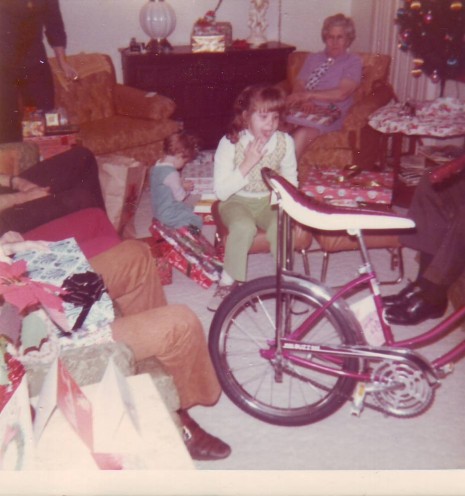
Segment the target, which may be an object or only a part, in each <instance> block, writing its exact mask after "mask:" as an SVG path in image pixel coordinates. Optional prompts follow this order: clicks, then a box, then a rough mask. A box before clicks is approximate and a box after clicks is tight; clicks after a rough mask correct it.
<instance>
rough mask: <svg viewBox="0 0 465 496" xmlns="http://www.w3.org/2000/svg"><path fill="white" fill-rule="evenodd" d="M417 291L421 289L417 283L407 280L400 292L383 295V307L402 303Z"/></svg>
mask: <svg viewBox="0 0 465 496" xmlns="http://www.w3.org/2000/svg"><path fill="white" fill-rule="evenodd" d="M418 291H421V288H420V287H419V286H418V285H417V283H416V282H415V281H414V282H409V283H408V284H407V286H405V288H404V289H403V290H402V291H401V292H400V293H397V294H394V295H389V296H383V298H382V299H383V306H384V308H389V307H392V306H397V305H402V304H404V303H405V302H406V301H407V300H408V299H409V298H410V297H411V296H413V295H414V294H415V293H417V292H418Z"/></svg>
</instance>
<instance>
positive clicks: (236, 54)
mask: <svg viewBox="0 0 465 496" xmlns="http://www.w3.org/2000/svg"><path fill="white" fill-rule="evenodd" d="M293 50H295V47H293V46H290V45H285V44H282V43H276V42H270V43H267V44H266V45H265V46H263V47H261V48H254V49H230V50H227V51H225V52H214V53H193V52H192V50H191V47H190V46H178V47H174V49H173V51H172V52H170V53H168V54H156V53H150V52H145V53H137V52H136V53H134V52H130V51H129V50H128V49H121V50H120V52H121V60H122V67H123V77H124V84H126V85H129V86H133V87H135V88H139V89H142V90H145V91H156V92H157V93H160V94H161V95H165V96H168V97H170V98H171V99H173V100H174V102H175V103H176V106H177V110H176V114H175V118H177V119H180V120H182V121H183V122H184V128H185V130H186V131H189V132H192V133H195V134H196V135H197V136H199V137H200V138H201V140H202V146H203V148H216V146H217V144H218V141H219V140H220V138H221V137H222V136H223V135H224V134H225V131H226V128H227V125H228V123H229V121H230V118H231V111H232V105H233V102H234V100H235V98H236V97H237V96H238V94H239V93H240V92H241V91H242V90H243V89H244V88H245V87H246V86H248V85H250V84H256V83H270V84H275V83H278V82H280V81H283V80H284V79H286V67H287V57H288V55H289V54H290V53H291V52H292V51H293Z"/></svg>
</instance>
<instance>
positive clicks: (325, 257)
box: [320, 251, 329, 282]
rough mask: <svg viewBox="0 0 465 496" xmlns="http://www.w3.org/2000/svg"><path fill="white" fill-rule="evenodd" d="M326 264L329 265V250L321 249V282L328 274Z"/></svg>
mask: <svg viewBox="0 0 465 496" xmlns="http://www.w3.org/2000/svg"><path fill="white" fill-rule="evenodd" d="M328 265H329V252H327V251H323V263H322V265H321V276H320V281H321V282H326V275H327V274H328Z"/></svg>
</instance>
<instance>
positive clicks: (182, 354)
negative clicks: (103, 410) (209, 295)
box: [112, 305, 221, 409]
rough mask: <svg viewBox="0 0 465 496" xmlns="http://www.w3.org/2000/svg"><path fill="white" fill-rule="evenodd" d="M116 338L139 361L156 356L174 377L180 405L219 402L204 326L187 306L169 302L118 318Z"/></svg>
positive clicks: (216, 381) (218, 387)
mask: <svg viewBox="0 0 465 496" xmlns="http://www.w3.org/2000/svg"><path fill="white" fill-rule="evenodd" d="M112 330H113V338H114V339H115V340H116V341H122V342H124V343H126V344H127V345H128V346H129V347H130V348H131V349H132V350H133V352H134V355H135V357H136V360H143V359H144V358H148V357H151V356H155V357H156V358H157V359H158V360H160V362H161V363H162V365H163V367H164V368H165V370H166V371H167V372H168V373H169V374H170V375H171V376H172V377H173V380H174V383H175V384H176V388H177V390H178V394H179V398H180V402H181V408H183V409H187V408H190V407H192V406H194V405H205V406H207V405H212V404H214V403H216V401H217V400H218V398H219V396H220V394H221V387H220V385H219V383H218V379H217V377H216V374H215V371H214V369H213V365H212V363H211V360H210V356H209V353H208V348H207V343H206V340H205V335H204V333H203V330H202V325H201V323H200V321H199V320H198V318H197V317H196V315H195V314H194V313H193V312H192V311H191V310H190V309H189V308H188V307H187V306H185V305H168V306H163V307H160V308H155V309H152V310H146V311H145V312H141V313H138V314H135V315H129V316H126V317H121V318H118V319H116V320H115V321H114V322H113V324H112Z"/></svg>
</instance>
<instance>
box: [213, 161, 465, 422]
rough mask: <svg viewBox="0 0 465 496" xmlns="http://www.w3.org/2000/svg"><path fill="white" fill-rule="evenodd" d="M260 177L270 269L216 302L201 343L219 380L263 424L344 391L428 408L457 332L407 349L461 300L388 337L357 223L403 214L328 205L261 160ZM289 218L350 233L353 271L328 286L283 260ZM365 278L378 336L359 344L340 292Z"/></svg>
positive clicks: (314, 414)
mask: <svg viewBox="0 0 465 496" xmlns="http://www.w3.org/2000/svg"><path fill="white" fill-rule="evenodd" d="M263 177H264V179H265V181H266V183H267V184H268V186H269V187H270V189H271V190H272V192H273V193H274V195H275V197H276V200H277V203H278V233H279V234H278V236H279V243H278V245H279V246H278V257H277V258H278V263H277V270H276V275H273V276H268V277H262V278H258V279H255V280H252V281H250V282H247V283H245V284H243V285H242V286H240V287H238V288H237V289H236V290H235V291H233V292H232V293H231V294H230V295H229V296H228V297H227V298H225V300H224V301H223V302H222V304H221V305H220V307H219V308H218V310H217V312H216V314H215V316H214V318H213V320H212V324H211V327H210V333H209V350H210V354H211V357H212V361H213V364H214V366H215V369H216V372H217V374H218V377H219V380H220V382H221V384H222V386H223V390H224V391H225V393H226V394H227V395H228V397H229V398H230V399H231V400H232V401H233V402H234V403H235V404H236V405H237V406H238V407H239V408H241V409H242V410H244V411H245V412H247V413H248V414H250V415H252V416H254V417H256V418H258V419H260V420H263V421H265V422H269V423H271V424H277V425H285V426H296V425H305V424H310V423H313V422H317V421H319V420H322V419H324V418H326V417H328V416H329V415H331V414H332V413H334V412H335V411H336V410H338V409H339V408H340V407H341V406H342V405H343V404H344V403H345V402H346V401H349V400H352V401H354V408H355V412H356V413H357V412H359V411H360V410H361V408H362V407H363V405H367V406H369V407H372V408H376V409H378V410H380V411H382V412H384V413H386V414H389V415H393V416H396V417H413V416H416V415H420V414H421V413H423V412H424V411H425V410H427V409H428V408H429V406H430V405H431V404H432V402H433V400H434V394H435V389H436V387H437V386H438V385H439V384H440V380H441V379H442V378H443V377H445V375H446V374H447V373H449V372H451V371H452V368H453V367H452V364H453V362H455V361H458V360H459V359H460V358H461V357H462V356H463V355H464V354H465V340H464V341H462V342H460V343H459V344H458V345H457V346H455V347H454V348H453V349H451V350H450V351H448V352H447V353H445V354H444V355H442V356H439V357H437V358H435V359H434V360H432V361H429V360H428V359H426V358H425V357H424V356H422V355H421V354H419V353H418V352H416V351H415V349H416V348H419V347H422V346H426V345H428V344H431V343H432V342H436V341H438V340H440V339H441V338H442V337H444V336H445V335H446V334H447V333H449V332H450V330H451V329H453V327H454V326H456V325H457V324H458V323H459V321H460V320H461V319H462V318H463V317H464V316H465V307H462V308H461V309H459V310H458V311H456V312H454V313H453V314H452V315H450V316H449V317H447V318H445V319H444V320H443V321H441V322H440V323H439V324H438V325H437V326H435V327H434V328H433V329H431V330H429V331H427V332H425V333H424V334H421V335H419V336H416V337H414V338H411V339H406V340H402V341H396V340H395V339H394V336H393V333H392V331H391V328H390V326H389V324H388V323H387V322H386V321H385V319H384V318H383V303H382V298H381V293H380V287H379V281H378V279H377V275H376V273H375V270H374V268H373V266H372V264H371V262H370V257H369V254H368V250H367V248H366V245H365V242H364V239H363V231H364V230H369V229H407V228H412V227H414V223H413V221H412V220H410V219H408V218H406V217H401V216H397V215H395V214H393V213H386V212H381V211H378V210H374V209H357V210H354V209H353V208H350V207H336V206H334V205H327V204H323V203H319V202H317V201H315V200H314V199H312V198H309V197H307V196H306V195H304V194H303V193H301V192H300V191H298V190H297V189H296V188H295V187H293V186H292V185H291V184H289V183H288V182H287V181H286V180H285V179H283V178H282V177H280V176H278V175H277V174H275V173H274V172H272V171H271V170H269V169H266V170H264V171H263ZM291 219H293V220H294V221H296V222H299V223H301V224H303V225H306V226H309V227H312V228H315V229H322V230H331V231H335V230H346V231H348V232H349V233H350V234H353V235H355V236H356V237H357V239H358V241H359V246H360V251H361V255H362V265H361V267H360V269H359V275H358V276H357V277H356V278H355V279H353V280H352V281H350V282H349V283H347V284H346V285H344V286H343V287H341V288H338V289H331V288H329V287H327V286H325V285H323V284H322V283H321V282H319V281H317V280H314V279H312V278H308V277H305V276H303V275H301V274H299V273H296V272H294V271H293V270H292V263H291V260H290V259H289V257H287V256H286V255H285V254H286V253H292V250H291V249H290V242H289V239H288V236H286V235H285V233H287V232H290V225H291V222H292V220H291ZM366 288H369V294H370V297H371V298H372V301H373V303H374V307H375V309H376V310H375V313H376V315H377V320H376V321H378V320H379V325H378V328H379V332H380V333H382V334H381V342H382V345H381V346H374V345H370V344H368V342H367V340H366V336H365V334H364V329H363V328H362V326H361V325H360V323H359V322H358V321H357V319H356V317H355V315H354V313H353V311H352V310H351V308H350V307H349V305H348V304H347V302H346V300H345V297H347V296H348V295H351V294H353V293H354V292H355V291H358V290H361V289H366Z"/></svg>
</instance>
